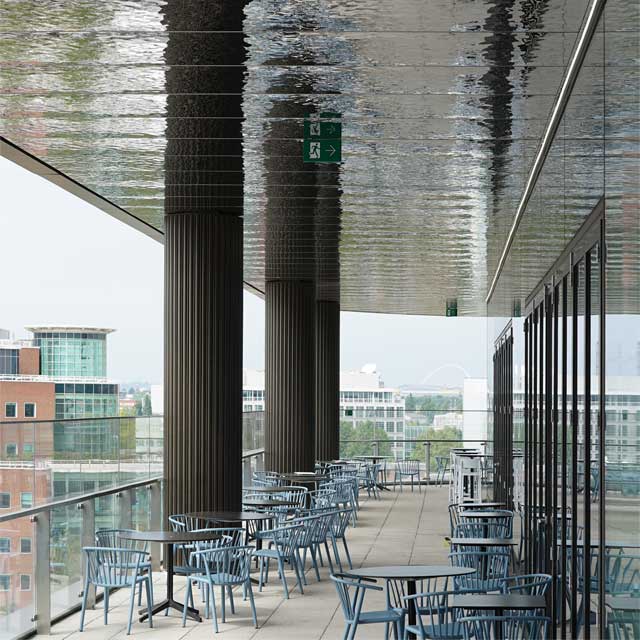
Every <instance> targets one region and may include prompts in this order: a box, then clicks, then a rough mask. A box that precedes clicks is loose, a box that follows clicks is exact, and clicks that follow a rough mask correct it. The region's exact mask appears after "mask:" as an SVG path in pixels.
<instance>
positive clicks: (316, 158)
mask: <svg viewBox="0 0 640 640" xmlns="http://www.w3.org/2000/svg"><path fill="white" fill-rule="evenodd" d="M340 118H341V116H340V114H339V113H333V112H329V111H325V112H322V113H319V114H315V113H314V114H312V113H307V114H306V115H305V119H304V140H303V142H302V159H303V161H304V162H341V161H342V122H341V120H340Z"/></svg>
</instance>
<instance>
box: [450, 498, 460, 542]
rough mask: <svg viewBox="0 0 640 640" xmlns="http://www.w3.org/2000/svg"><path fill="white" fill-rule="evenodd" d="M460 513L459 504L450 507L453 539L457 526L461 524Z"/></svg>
mask: <svg viewBox="0 0 640 640" xmlns="http://www.w3.org/2000/svg"><path fill="white" fill-rule="evenodd" d="M459 511H460V510H459V508H458V505H457V504H450V505H449V525H450V530H451V537H453V532H454V531H455V528H456V526H457V525H458V524H459V523H460V516H459Z"/></svg>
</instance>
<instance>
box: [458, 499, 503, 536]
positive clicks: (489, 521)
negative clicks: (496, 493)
mask: <svg viewBox="0 0 640 640" xmlns="http://www.w3.org/2000/svg"><path fill="white" fill-rule="evenodd" d="M463 507H464V505H463ZM491 511H492V512H494V513H497V514H499V515H498V516H497V517H493V516H492V517H491V518H486V520H487V523H486V524H487V525H491V524H494V525H502V526H504V527H506V528H507V536H506V537H509V538H510V537H511V535H512V532H513V511H507V510H506V509H492V510H491ZM476 513H478V512H476ZM458 518H459V521H460V523H462V522H472V523H478V519H477V518H475V517H468V516H465V515H464V514H459V515H458Z"/></svg>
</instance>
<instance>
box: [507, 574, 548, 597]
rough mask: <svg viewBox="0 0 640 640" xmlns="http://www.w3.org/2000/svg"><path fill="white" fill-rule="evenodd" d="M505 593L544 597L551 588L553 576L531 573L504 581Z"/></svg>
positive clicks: (510, 577)
mask: <svg viewBox="0 0 640 640" xmlns="http://www.w3.org/2000/svg"><path fill="white" fill-rule="evenodd" d="M500 582H501V584H502V592H503V593H518V594H521V595H525V596H543V595H545V594H546V593H547V591H548V589H549V587H550V586H551V576H550V575H547V574H546V573H529V574H526V575H521V576H509V577H507V578H504V579H502V580H501V581H500Z"/></svg>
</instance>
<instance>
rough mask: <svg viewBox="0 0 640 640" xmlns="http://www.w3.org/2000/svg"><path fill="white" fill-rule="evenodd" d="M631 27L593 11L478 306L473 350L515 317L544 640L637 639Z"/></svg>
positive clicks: (530, 552)
mask: <svg viewBox="0 0 640 640" xmlns="http://www.w3.org/2000/svg"><path fill="white" fill-rule="evenodd" d="M639 24H640V6H639V5H638V4H637V3H633V2H629V1H628V0H610V1H609V2H607V4H606V7H605V9H604V11H603V14H602V16H601V18H600V20H599V23H598V26H597V28H596V32H595V34H594V36H593V39H592V41H591V43H590V46H589V49H588V51H587V54H586V57H585V60H584V62H583V64H582V66H581V68H580V71H579V74H578V77H577V81H576V83H575V85H574V87H573V90H572V93H571V96H570V98H569V101H568V104H567V106H566V108H565V111H564V114H563V116H562V120H561V122H560V125H559V127H558V129H557V131H556V132H555V136H554V138H553V142H552V145H551V148H550V150H549V153H548V154H547V156H546V159H545V163H544V166H543V168H542V171H541V173H540V175H539V177H538V180H537V183H536V186H535V188H534V190H533V193H532V195H531V197H530V199H529V201H528V204H527V208H526V210H525V213H524V216H523V218H522V222H521V223H520V225H519V228H518V231H517V233H516V236H515V239H514V242H513V245H512V248H511V251H510V253H509V256H508V257H507V259H506V261H505V264H504V268H503V270H502V274H501V276H500V278H499V280H498V283H497V286H496V288H495V291H494V294H493V296H492V298H491V299H490V301H489V304H488V307H487V315H488V316H490V323H489V327H490V331H489V334H488V344H492V343H493V341H494V340H495V339H496V338H497V337H498V335H499V333H500V331H502V329H503V328H504V327H505V325H506V324H507V323H508V322H509V316H510V315H511V316H515V317H514V318H513V320H514V322H515V320H516V317H517V316H519V315H520V314H519V313H518V312H519V310H520V309H522V311H523V314H522V315H523V316H524V318H523V321H524V327H523V330H522V331H519V330H518V329H517V328H516V327H515V325H514V364H513V377H514V387H513V396H514V409H515V411H516V413H517V408H518V407H519V406H520V405H521V399H520V398H522V401H523V402H522V404H523V405H524V417H525V420H524V440H525V445H524V446H525V451H526V456H525V465H524V466H525V468H524V476H525V498H524V503H525V504H524V508H523V513H524V514H525V518H524V523H523V533H524V536H525V544H524V563H525V565H524V566H525V569H526V570H544V571H549V572H551V573H553V574H554V576H556V577H557V580H556V581H554V583H553V591H552V593H551V597H550V601H549V613H550V614H553V615H555V621H556V624H557V629H558V631H557V636H556V637H559V638H600V637H607V638H608V637H634V636H633V633H634V627H633V626H632V623H633V622H634V621H635V624H636V627H635V630H636V631H635V632H637V628H638V627H637V622H638V613H637V610H636V611H635V613H634V612H633V609H634V608H635V609H637V606H635V604H636V603H637V599H636V598H634V596H638V595H639V594H640V247H639V246H638V244H639V242H640V208H639V206H638V161H637V158H638V153H639V151H640V148H639V143H638V136H637V122H638V105H639V104H640V101H639V95H638V86H640V72H639V68H638V65H637V56H638V42H639V41H640V40H639V34H638V25H639ZM575 39H576V34H575V33H566V34H565V51H564V64H565V65H566V63H567V62H568V60H569V57H570V55H571V52H572V48H573V46H574V43H575ZM532 162H533V157H531V158H530V159H529V163H528V164H529V166H530V164H531V163H532ZM525 164H526V163H525ZM594 211H596V213H595V214H594V213H593V212H594ZM514 212H515V208H514ZM590 215H591V216H592V218H591V220H592V222H593V223H594V225H593V227H592V228H591V229H590V230H588V229H586V228H585V224H586V223H585V221H586V220H587V219H588V218H589V216H590ZM577 234H581V236H582V241H581V242H578V241H577V240H576V235H577ZM493 356H494V353H493V350H491V351H490V352H489V353H488V354H487V360H488V364H489V367H492V366H493ZM521 367H522V369H521ZM521 370H522V371H524V372H526V375H525V376H524V378H525V379H524V380H523V384H522V386H520V384H519V381H518V378H519V372H520V371H521ZM493 376H495V372H494V373H493ZM493 376H492V375H490V376H489V380H491V379H492V377H493ZM521 389H522V390H523V391H524V393H523V394H522V396H520V393H521V391H520V390H521ZM517 430H518V424H517V421H514V440H516V439H517V438H516V433H517ZM517 508H518V505H517V502H516V509H517Z"/></svg>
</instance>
